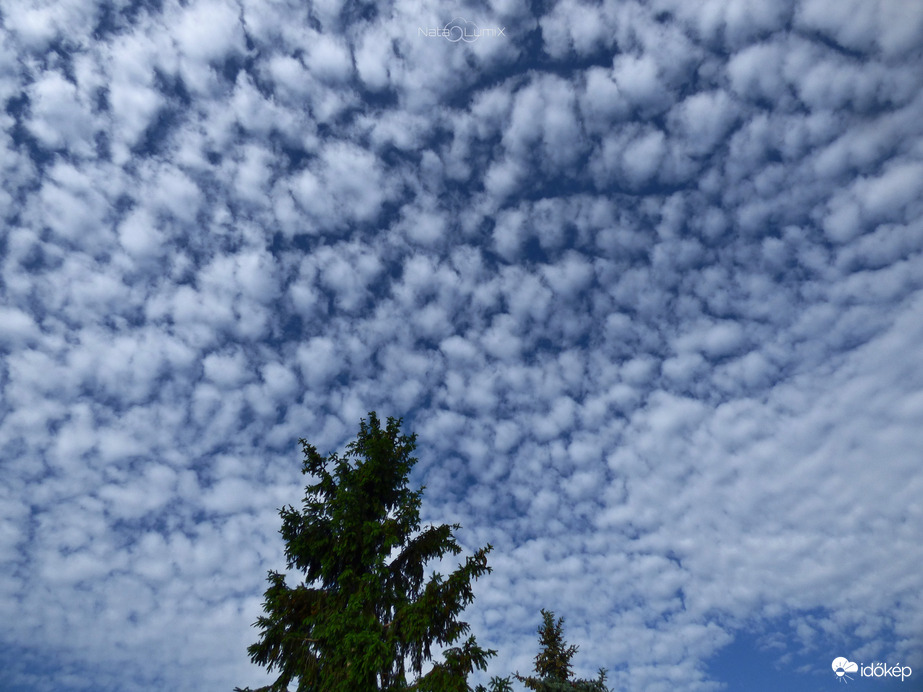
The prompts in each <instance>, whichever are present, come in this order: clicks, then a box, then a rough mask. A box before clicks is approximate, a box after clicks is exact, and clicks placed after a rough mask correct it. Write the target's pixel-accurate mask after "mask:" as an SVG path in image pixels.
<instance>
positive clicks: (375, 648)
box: [248, 412, 503, 692]
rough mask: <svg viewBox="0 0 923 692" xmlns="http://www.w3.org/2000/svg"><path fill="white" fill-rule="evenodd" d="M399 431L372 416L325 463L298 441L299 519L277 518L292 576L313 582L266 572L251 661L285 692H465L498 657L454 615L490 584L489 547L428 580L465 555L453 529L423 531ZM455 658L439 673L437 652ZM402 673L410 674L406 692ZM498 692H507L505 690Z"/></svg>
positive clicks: (411, 445)
mask: <svg viewBox="0 0 923 692" xmlns="http://www.w3.org/2000/svg"><path fill="white" fill-rule="evenodd" d="M401 422H402V421H401V420H395V419H394V418H388V422H387V426H386V427H385V428H384V429H382V427H381V423H380V422H379V420H378V417H377V416H376V415H375V413H374V412H372V413H370V414H369V419H368V421H366V420H364V419H363V420H362V421H361V422H360V426H359V434H358V436H357V438H356V439H355V440H354V441H353V442H351V443H350V444H349V445H348V446H347V449H346V453H345V454H344V455H343V456H342V457H341V456H338V455H337V454H331V455H330V456H328V457H323V456H321V455H320V454H318V452H317V450H316V449H315V448H314V447H313V446H311V445H310V444H308V443H307V442H306V441H305V440H301V445H302V449H303V452H304V465H303V468H302V472H303V473H304V474H306V475H308V476H310V477H311V478H313V479H314V480H315V482H314V483H313V484H311V485H308V486H307V488H306V492H305V497H304V502H303V506H302V509H301V510H296V509H294V508H293V507H291V506H287V507H283V508H282V509H281V510H280V512H279V513H280V516H281V517H282V528H281V530H280V533H281V534H282V537H283V539H284V540H285V546H286V547H285V556H286V560H287V562H288V569H297V570H298V571H300V572H303V573H304V575H305V578H304V583H301V584H299V585H297V586H295V587H289V586H288V585H287V584H286V582H285V577H284V576H283V575H282V574H280V573H278V572H273V571H270V572H269V577H268V581H269V587H268V588H267V589H266V592H265V600H264V603H263V608H264V611H265V613H266V614H265V615H264V616H261V617H259V618H258V619H257V621H256V623H255V626H256V627H258V628H259V629H260V630H261V634H260V637H259V641H258V642H257V643H255V644H253V645H252V646H250V647H249V648H248V651H249V653H250V659H251V660H252V661H253V662H254V663H256V664H259V665H261V666H266V668H267V669H268V670H269V671H278V677H277V679H276V681H275V682H274V683H273V684H272V685H270V686H268V687H266V688H262V689H263V690H266V691H267V692H284V691H285V690H288V685H289V684H290V683H292V682H296V684H297V688H296V689H297V690H298V692H372V691H377V690H401V691H410V690H413V691H418V692H469V691H470V688H469V687H468V684H467V677H468V675H469V674H470V673H471V672H472V671H473V670H474V669H475V668H477V669H480V670H484V669H485V668H486V667H487V660H488V658H490V657H491V656H494V655H496V652H495V651H492V650H485V649H482V648H481V647H479V646H478V645H477V642H476V641H475V639H474V637H468V638H467V639H466V640H464V641H463V642H461V643H459V642H460V640H461V639H462V637H463V635H465V634H467V632H468V630H469V626H468V624H467V623H465V622H461V621H459V620H458V616H459V615H460V614H461V612H462V611H463V610H464V609H465V607H466V606H467V605H469V604H470V603H471V602H472V601H473V600H474V596H473V593H472V586H471V584H472V581H473V580H476V579H477V578H479V577H480V576H482V575H484V574H486V573H489V572H490V571H491V569H490V567H488V566H487V553H488V552H490V550H491V546H490V545H488V546H487V547H486V548H482V549H480V550H478V551H477V552H475V554H474V555H472V556H469V557H467V558H466V560H465V563H464V565H459V566H458V568H457V569H456V570H455V571H453V572H452V573H451V574H449V575H448V576H443V575H440V574H438V573H436V574H433V575H432V576H430V577H429V578H428V579H427V578H426V575H425V566H426V564H427V563H429V562H430V561H432V560H438V559H440V558H442V557H443V556H445V555H446V554H448V553H451V554H452V555H458V554H459V553H461V548H460V547H459V545H458V543H457V542H456V541H455V538H454V537H453V534H452V532H453V531H454V530H457V529H459V528H460V527H459V526H458V525H457V524H456V525H452V526H449V525H446V524H443V525H440V526H429V527H427V528H425V529H424V530H422V531H421V530H420V516H419V510H420V502H421V496H422V493H423V488H420V489H419V490H416V491H412V490H410V489H408V488H407V482H408V476H409V474H410V470H411V469H412V468H413V466H414V464H415V463H416V461H417V460H416V458H414V457H413V456H411V455H412V453H413V451H414V449H415V448H416V435H410V436H407V435H403V434H401V432H400V426H401ZM433 646H445V647H448V648H447V649H446V650H445V652H444V654H443V659H444V660H442V661H437V662H435V663H434V664H433V666H432V668H431V670H429V671H428V672H427V673H426V674H424V673H423V668H424V665H425V664H427V663H429V662H432V659H433V656H432V647H433ZM406 672H410V673H412V675H413V679H412V681H410V682H408V680H407V676H406ZM491 692H503V690H502V688H499V689H498V690H496V691H495V690H494V689H492V690H491Z"/></svg>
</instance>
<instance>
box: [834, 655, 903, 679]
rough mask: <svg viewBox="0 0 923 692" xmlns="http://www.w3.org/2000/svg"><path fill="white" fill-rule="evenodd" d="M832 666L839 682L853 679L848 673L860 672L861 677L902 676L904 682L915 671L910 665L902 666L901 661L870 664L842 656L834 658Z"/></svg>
mask: <svg viewBox="0 0 923 692" xmlns="http://www.w3.org/2000/svg"><path fill="white" fill-rule="evenodd" d="M831 666H832V667H833V672H834V674H835V675H836V678H837V682H849V681H850V680H852V679H853V677H852V676H850V675H848V674H847V673H859V677H860V678H900V679H901V682H904V680H905V679H906V678H909V677H910V675H911V674H912V673H913V669H912V668H911V667H910V666H902V665H901V664H900V663H898V664H897V665H893V666H889V665H888V664H887V663H880V662H879V663H871V664H869V665H865V664H864V663H862V664H856V663H853V662H852V661H850V660H849V659H847V658H843V657H842V656H838V657H837V658H835V659H833V663H832V664H831Z"/></svg>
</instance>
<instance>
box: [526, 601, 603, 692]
mask: <svg viewBox="0 0 923 692" xmlns="http://www.w3.org/2000/svg"><path fill="white" fill-rule="evenodd" d="M541 613H542V624H541V625H540V626H539V628H538V640H539V645H540V646H541V650H540V651H539V652H538V655H537V656H536V657H535V673H536V676H535V677H525V676H522V675H520V674H519V673H516V674H515V677H516V679H517V680H519V682H521V683H523V684H524V685H525V686H526V687H527V688H529V689H530V690H535V692H608V689H607V688H606V671H605V670H603V669H600V671H599V676H598V677H597V678H596V679H595V680H572V679H571V677H572V667H571V663H570V660H571V658H573V656H574V654H575V653H577V649H578V647H577V646H568V645H567V642H566V641H564V618H563V617H560V618H558V619H557V620H555V619H554V613H552V612H550V611H547V610H545V609H544V608H543V609H542V611H541Z"/></svg>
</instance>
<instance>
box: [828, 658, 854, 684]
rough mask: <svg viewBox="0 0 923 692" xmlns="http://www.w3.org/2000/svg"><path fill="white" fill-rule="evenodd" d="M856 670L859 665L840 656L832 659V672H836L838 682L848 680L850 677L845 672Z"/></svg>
mask: <svg viewBox="0 0 923 692" xmlns="http://www.w3.org/2000/svg"><path fill="white" fill-rule="evenodd" d="M858 670H859V666H857V665H856V664H855V663H853V662H852V661H849V660H847V659H845V658H843V657H842V656H838V657H837V658H835V659H833V672H834V673H836V677H837V681H838V682H849V681H850V680H852V678H851V677H850V676H848V675H847V673H855V672H857V671H858Z"/></svg>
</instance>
